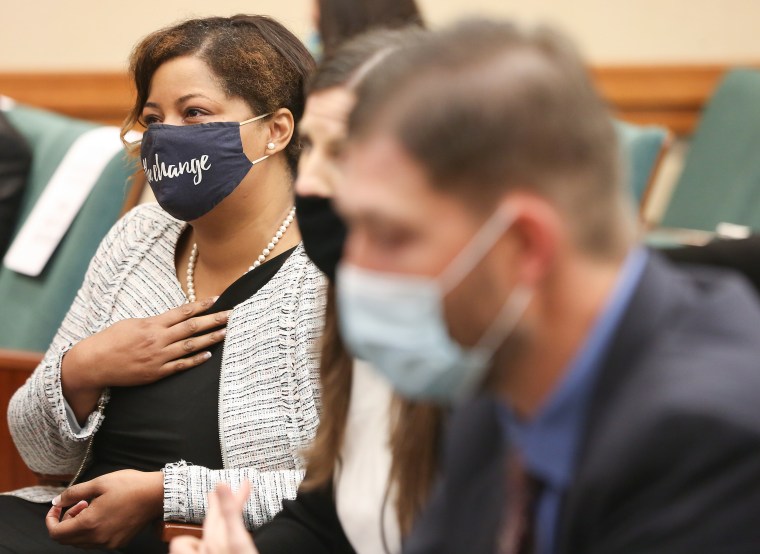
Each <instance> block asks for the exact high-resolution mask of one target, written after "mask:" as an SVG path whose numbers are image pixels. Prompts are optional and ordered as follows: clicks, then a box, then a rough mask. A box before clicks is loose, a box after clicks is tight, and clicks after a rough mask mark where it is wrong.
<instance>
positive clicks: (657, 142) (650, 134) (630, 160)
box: [614, 120, 670, 206]
mask: <svg viewBox="0 0 760 554" xmlns="http://www.w3.org/2000/svg"><path fill="white" fill-rule="evenodd" d="M614 124H615V131H616V132H617V136H618V143H619V146H620V152H621V156H622V157H623V164H624V167H625V169H626V178H627V180H628V187H629V190H630V191H631V194H632V195H633V199H634V201H635V202H636V205H637V206H641V205H642V203H643V202H644V201H645V199H646V192H647V188H648V187H649V183H650V182H651V180H652V178H653V176H654V173H655V170H656V168H657V165H658V163H659V161H660V158H661V154H662V152H663V151H664V149H665V148H667V144H668V142H669V141H670V133H669V132H668V131H667V129H664V128H663V127H658V126H656V125H646V126H642V125H633V124H631V123H626V122H624V121H619V120H616V121H615V122H614Z"/></svg>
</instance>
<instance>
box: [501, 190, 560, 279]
mask: <svg viewBox="0 0 760 554" xmlns="http://www.w3.org/2000/svg"><path fill="white" fill-rule="evenodd" d="M499 209H500V210H503V211H504V213H505V214H511V216H512V217H513V218H514V220H513V222H512V226H511V231H512V232H511V233H510V234H511V235H512V236H513V237H515V240H516V249H517V252H516V253H517V256H518V263H517V266H518V275H517V279H518V280H519V282H521V283H522V284H524V285H527V286H530V287H535V286H537V285H538V283H539V282H540V281H542V280H543V279H544V278H545V276H546V275H547V273H548V272H549V271H550V270H551V267H552V266H553V264H554V262H555V259H556V255H557V251H558V248H559V245H560V243H561V242H562V241H564V240H566V237H564V233H565V231H564V226H563V225H562V219H561V217H560V214H559V212H558V211H557V210H556V208H555V207H554V206H553V205H552V204H551V203H550V202H548V201H547V200H546V199H544V198H542V197H540V196H538V195H536V194H532V193H527V192H514V193H510V194H508V195H506V196H505V197H504V198H503V199H502V200H501V201H500V203H499Z"/></svg>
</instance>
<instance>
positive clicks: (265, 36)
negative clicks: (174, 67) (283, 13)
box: [122, 15, 314, 175]
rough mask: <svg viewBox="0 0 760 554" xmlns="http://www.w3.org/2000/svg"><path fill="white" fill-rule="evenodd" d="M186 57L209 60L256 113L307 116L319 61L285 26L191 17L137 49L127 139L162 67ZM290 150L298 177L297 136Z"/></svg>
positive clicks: (242, 18)
mask: <svg viewBox="0 0 760 554" xmlns="http://www.w3.org/2000/svg"><path fill="white" fill-rule="evenodd" d="M180 56H196V57H198V58H200V59H201V60H203V61H204V62H206V64H207V65H208V66H209V68H210V69H211V71H212V72H213V73H214V75H215V76H216V77H217V78H218V79H219V81H220V83H221V84H222V86H223V87H224V90H225V92H226V93H227V95H229V96H231V97H233V96H234V97H239V98H242V99H243V100H245V102H246V103H247V104H248V105H249V106H250V108H251V110H253V113H255V114H263V113H267V112H273V111H275V110H277V109H279V108H287V109H289V110H290V111H291V112H292V114H293V118H294V120H295V122H296V126H297V124H298V122H299V121H300V119H301V116H303V109H304V101H305V99H304V93H303V89H304V84H305V83H306V82H307V81H308V78H309V76H310V75H311V72H312V71H313V70H314V59H313V58H312V57H311V54H309V52H308V50H307V49H306V47H305V46H304V45H303V43H301V41H300V40H298V38H296V36H295V35H293V33H291V32H290V31H289V30H288V29H286V28H285V26H283V25H282V24H281V23H279V22H277V21H275V20H274V19H272V18H270V17H266V16H262V15H235V16H232V17H209V18H203V19H190V20H187V21H183V22H181V23H178V24H176V25H172V26H170V27H166V28H164V29H161V30H159V31H156V32H154V33H151V34H150V35H148V36H147V37H145V38H144V39H143V40H142V41H140V43H139V44H138V45H137V46H136V47H135V49H134V51H133V52H132V55H131V57H130V64H129V72H130V75H131V77H132V80H133V82H134V85H135V88H136V90H137V96H136V98H135V103H134V105H133V106H132V110H131V111H130V113H129V115H128V116H127V119H126V120H125V121H124V125H123V126H122V137H123V136H124V135H125V134H126V132H127V131H129V129H132V128H133V127H134V126H135V125H136V124H139V123H141V121H140V116H141V114H142V110H143V107H144V106H145V102H146V101H147V99H148V94H149V92H150V84H151V80H152V79H153V75H154V74H155V72H156V70H157V69H158V68H159V67H160V66H161V65H162V64H163V63H165V62H167V61H168V60H171V59H173V58H177V57H180ZM285 153H286V156H287V160H288V165H289V167H290V170H291V172H292V173H293V174H294V175H295V172H296V167H297V165H298V156H299V153H300V143H299V140H298V137H297V135H294V137H293V139H292V140H291V142H290V144H289V145H288V147H287V149H286V150H285Z"/></svg>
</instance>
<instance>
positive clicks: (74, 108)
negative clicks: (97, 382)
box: [0, 63, 760, 135]
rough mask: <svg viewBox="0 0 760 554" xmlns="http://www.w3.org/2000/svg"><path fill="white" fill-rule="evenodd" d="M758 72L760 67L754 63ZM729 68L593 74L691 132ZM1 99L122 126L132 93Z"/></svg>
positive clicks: (652, 118) (625, 106) (113, 79)
mask: <svg viewBox="0 0 760 554" xmlns="http://www.w3.org/2000/svg"><path fill="white" fill-rule="evenodd" d="M750 65H752V66H753V67H760V63H757V64H750ZM727 67H729V66H728V65H715V64H713V65H657V66H654V65H651V66H644V65H642V66H598V67H592V68H591V74H592V76H593V78H594V80H595V81H596V83H597V85H598V86H599V89H600V91H601V93H602V95H603V96H604V97H605V98H606V99H607V101H608V102H609V104H610V106H611V108H612V110H613V111H614V112H615V114H616V115H617V116H618V117H620V118H622V119H625V120H627V121H631V122H633V123H641V124H646V123H656V124H660V125H665V126H667V127H669V128H670V129H671V130H672V131H673V132H674V133H676V134H678V135H687V134H689V133H691V132H692V130H693V129H694V126H695V124H696V122H697V120H698V119H699V115H700V112H701V110H702V107H703V106H704V103H705V101H706V100H707V99H708V98H709V97H710V94H711V93H712V91H713V89H714V88H715V85H716V84H717V82H718V80H719V79H720V77H721V76H722V75H723V73H724V72H725V70H726V68H727ZM0 94H4V95H6V96H10V97H12V98H15V99H17V100H18V101H20V102H24V103H27V104H31V105H33V106H40V107H43V108H47V109H50V110H54V111H57V112H61V113H65V114H68V115H71V116H73V117H79V118H82V119H89V120H93V121H99V122H103V123H109V124H113V125H119V124H120V123H121V121H122V120H123V119H124V117H125V116H126V114H127V111H128V110H129V107H130V103H131V101H132V97H133V92H132V88H131V84H130V83H129V80H128V78H127V77H126V75H125V74H123V73H0Z"/></svg>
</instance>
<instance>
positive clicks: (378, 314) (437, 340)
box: [337, 210, 532, 403]
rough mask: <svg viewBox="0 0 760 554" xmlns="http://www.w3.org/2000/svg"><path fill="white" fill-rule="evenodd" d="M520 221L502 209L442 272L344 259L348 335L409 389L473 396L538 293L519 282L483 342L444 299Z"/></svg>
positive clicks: (341, 301)
mask: <svg viewBox="0 0 760 554" xmlns="http://www.w3.org/2000/svg"><path fill="white" fill-rule="evenodd" d="M513 221H514V216H513V215H512V214H507V213H504V212H503V211H501V210H497V211H496V212H495V213H494V214H493V215H492V216H491V218H489V220H488V221H487V222H486V223H485V224H484V225H483V227H482V228H481V230H480V231H478V233H477V234H476V235H475V237H474V238H473V239H472V240H471V241H470V243H469V244H468V245H467V246H466V247H465V248H464V249H463V250H462V251H461V252H460V253H459V254H458V255H457V256H456V257H455V258H454V259H453V261H452V262H451V263H450V264H449V266H448V267H447V268H446V269H445V270H444V271H443V272H442V273H441V274H440V275H439V276H438V277H422V276H415V275H401V274H391V273H383V272H377V271H369V270H366V269H362V268H359V267H356V266H352V265H347V264H341V266H340V267H339V268H338V277H337V295H338V315H339V318H338V319H339V323H340V329H341V336H342V337H343V340H344V341H345V343H346V345H347V346H348V348H349V350H350V351H351V352H352V354H353V355H355V356H357V357H358V358H361V359H364V360H366V361H368V362H369V363H371V364H372V365H373V366H374V367H375V369H376V370H377V371H379V372H380V373H382V374H383V375H385V376H386V378H387V379H388V380H389V381H390V382H391V384H392V385H393V386H394V387H395V388H396V389H397V390H398V391H399V392H400V393H401V394H403V395H405V396H408V397H410V398H416V399H425V400H434V401H438V402H443V403H452V402H459V401H462V400H464V399H466V398H467V397H469V396H471V395H472V394H473V393H474V392H475V391H476V389H477V388H478V386H479V385H480V384H481V383H482V381H483V380H484V378H485V375H486V373H487V371H488V369H489V367H490V364H491V360H492V358H493V355H494V353H495V352H496V350H497V349H498V348H499V347H500V346H501V345H502V344H503V343H504V341H505V340H507V338H508V337H509V336H510V335H511V334H512V332H513V331H514V329H515V327H516V326H517V324H518V322H519V321H520V319H521V318H522V315H523V313H524V312H525V310H526V309H527V307H528V304H529V303H530V300H531V297H532V290H531V289H530V288H528V287H526V286H524V285H518V286H517V287H516V288H515V289H514V290H513V291H512V292H511V293H510V295H509V297H508V298H507V300H506V301H505V303H504V305H503V306H502V308H501V310H500V312H499V314H498V315H497V316H496V318H495V319H494V321H493V322H492V323H491V325H490V326H489V328H488V329H487V330H486V331H485V333H484V334H483V336H482V337H481V339H480V340H479V341H478V343H477V345H476V346H474V347H471V348H465V347H463V346H462V345H460V344H459V343H458V342H456V341H455V340H454V339H453V338H452V337H451V336H450V334H449V331H448V327H447V325H446V318H445V314H444V298H445V297H446V294H447V293H448V292H450V291H451V290H452V289H453V288H455V287H456V286H457V285H458V284H459V283H461V282H462V280H463V279H464V278H465V277H467V275H468V274H469V273H470V272H472V270H473V269H474V268H475V267H476V266H477V265H478V263H480V261H481V260H482V259H483V258H484V257H485V256H486V254H487V253H488V252H489V250H490V249H491V248H492V247H493V246H494V244H496V241H497V240H498V239H499V238H500V237H501V236H502V235H503V234H504V233H505V232H506V231H507V230H508V229H509V227H510V226H511V225H512V222H513Z"/></svg>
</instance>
